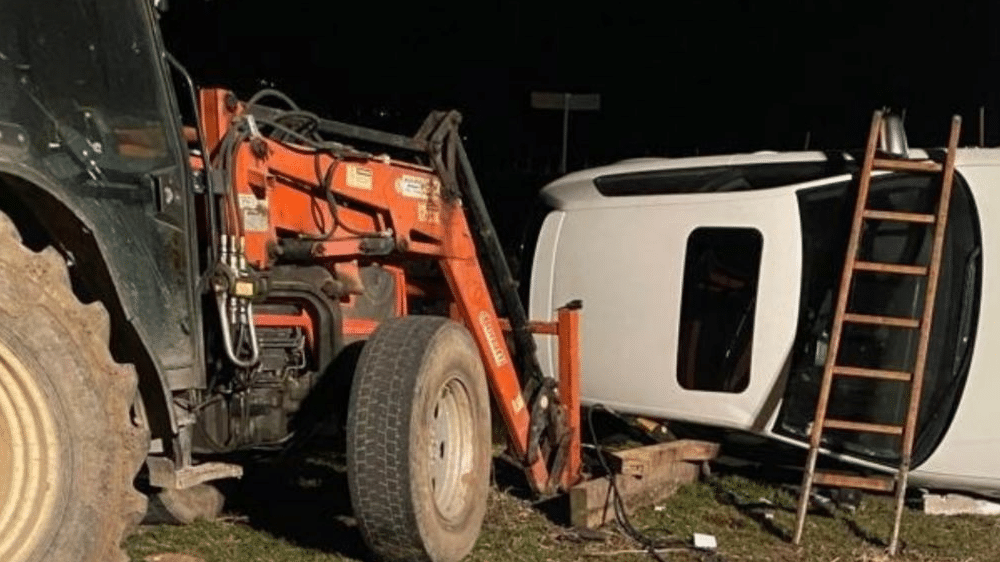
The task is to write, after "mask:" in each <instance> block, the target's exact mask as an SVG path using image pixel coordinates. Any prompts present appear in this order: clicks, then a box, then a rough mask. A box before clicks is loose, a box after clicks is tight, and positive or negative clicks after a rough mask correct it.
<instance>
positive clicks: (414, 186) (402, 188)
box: [396, 176, 431, 199]
mask: <svg viewBox="0 0 1000 562" xmlns="http://www.w3.org/2000/svg"><path fill="white" fill-rule="evenodd" d="M396 191H398V192H399V194H400V195H402V196H403V197H411V198H413V199H428V198H430V196H431V182H430V180H429V179H427V178H421V177H417V176H400V177H399V178H398V179H397V180H396Z"/></svg>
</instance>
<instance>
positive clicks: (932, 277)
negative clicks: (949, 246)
mask: <svg viewBox="0 0 1000 562" xmlns="http://www.w3.org/2000/svg"><path fill="white" fill-rule="evenodd" d="M961 124H962V119H961V117H959V116H957V115H956V116H954V117H952V122H951V132H950V135H949V138H948V154H947V155H946V156H945V163H944V171H943V173H942V185H941V199H940V201H939V202H938V211H937V221H936V223H935V226H934V242H933V246H932V248H931V259H930V272H929V275H928V278H927V286H926V289H925V293H924V311H923V318H922V320H921V322H920V324H921V329H920V340H919V344H918V347H917V359H916V362H915V365H914V369H913V381H912V384H911V387H910V404H909V408H908V410H907V413H906V423H905V424H904V426H903V439H902V441H903V442H902V454H901V455H900V461H901V462H900V469H899V476H898V479H897V482H896V514H895V522H894V523H893V529H892V539H891V540H890V542H889V552H890V554H895V553H896V550H897V548H898V545H899V527H900V522H901V520H902V514H903V501H904V499H905V495H906V484H907V479H908V478H909V471H910V461H911V456H912V454H913V441H914V437H915V433H916V431H915V429H916V425H917V416H918V414H919V410H920V396H921V394H922V392H923V383H924V370H925V367H926V365H927V351H928V348H929V345H930V336H931V327H932V322H933V319H934V301H935V300H936V296H937V285H938V277H939V274H940V272H941V257H942V254H943V253H944V237H945V231H946V230H947V222H948V209H949V206H950V203H951V191H952V187H953V184H954V175H955V152H956V151H957V148H958V136H959V131H960V129H961Z"/></svg>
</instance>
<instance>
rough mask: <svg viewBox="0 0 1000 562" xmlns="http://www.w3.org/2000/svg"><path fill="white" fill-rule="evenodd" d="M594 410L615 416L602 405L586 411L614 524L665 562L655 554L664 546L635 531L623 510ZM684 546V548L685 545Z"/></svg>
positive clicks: (649, 552) (656, 558)
mask: <svg viewBox="0 0 1000 562" xmlns="http://www.w3.org/2000/svg"><path fill="white" fill-rule="evenodd" d="M596 410H603V411H605V412H607V413H609V414H611V415H615V414H614V412H612V411H611V410H610V409H608V408H607V407H606V406H604V405H603V404H595V405H593V406H591V407H590V409H589V410H588V411H587V426H588V428H589V429H590V438H591V439H592V440H593V442H594V450H595V451H596V452H597V460H598V461H599V462H600V463H601V468H603V469H604V471H605V472H606V473H607V475H608V480H609V481H610V482H611V491H612V494H611V505H612V507H614V509H615V522H616V523H618V526H619V527H621V529H622V531H623V532H624V533H625V534H626V535H627V536H628V537H629V538H631V539H632V540H634V541H636V542H637V543H639V545H640V546H642V547H643V548H644V549H645V550H646V552H647V553H648V554H649V555H650V557H652V558H653V559H654V560H657V562H666V561H665V560H664V558H663V557H662V556H660V554H659V553H658V552H657V549H658V548H665V546H666V545H665V544H664V543H662V542H659V543H658V542H656V541H655V540H654V539H653V538H652V537H650V536H649V535H648V534H646V533H644V532H642V531H640V530H639V529H636V528H635V526H634V525H633V524H632V521H631V519H629V516H628V511H627V510H626V508H625V502H624V500H622V495H621V492H619V490H618V483H617V481H616V480H617V479H616V478H615V474H614V472H613V471H612V470H611V467H610V466H608V462H607V460H605V458H604V450H603V448H602V447H601V446H600V444H599V443H598V440H597V431H596V430H595V429H594V411H596ZM664 530H665V531H666V534H667V535H670V534H671V533H670V531H667V530H666V529H664ZM673 541H675V542H677V541H680V539H677V538H676V537H673ZM680 542H683V541H680ZM684 544H685V546H686V543H684Z"/></svg>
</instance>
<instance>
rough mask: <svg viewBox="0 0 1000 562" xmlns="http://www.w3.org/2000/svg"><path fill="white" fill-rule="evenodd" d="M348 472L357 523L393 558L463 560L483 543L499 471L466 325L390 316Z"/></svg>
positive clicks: (360, 376)
mask: <svg viewBox="0 0 1000 562" xmlns="http://www.w3.org/2000/svg"><path fill="white" fill-rule="evenodd" d="M347 424H348V433H347V471H348V484H349V486H350V490H351V501H352V504H353V506H354V513H355V516H356V517H357V520H358V526H359V528H360V529H361V533H362V535H363V537H364V539H365V542H366V543H367V544H368V546H369V547H370V548H371V549H372V550H373V551H374V552H375V553H376V554H377V555H379V556H380V557H381V558H383V559H388V560H430V561H433V562H456V561H458V560H461V559H462V558H463V557H465V555H466V554H468V553H469V551H471V550H472V547H473V546H474V545H475V542H476V539H477V538H478V536H479V530H480V527H481V526H482V522H483V517H484V515H485V513H486V502H487V496H488V492H489V477H490V458H491V451H490V435H491V432H490V402H489V393H488V390H487V387H486V376H485V373H484V371H483V366H482V362H481V361H480V358H479V352H478V351H477V350H476V347H475V344H474V343H473V341H472V336H470V335H469V332H468V331H467V330H466V329H465V328H464V327H462V326H461V325H459V324H456V323H455V322H452V321H450V320H447V319H445V318H438V317H432V316H407V317H403V318H396V319H392V320H388V321H386V322H384V323H383V324H382V325H381V326H379V328H378V330H377V331H376V332H375V333H374V334H373V335H372V338H371V339H370V340H369V341H368V342H367V343H366V344H365V347H364V349H363V350H362V352H361V357H360V358H359V360H358V367H357V370H356V371H355V377H354V381H353V383H352V388H351V401H350V407H349V410H348V421H347Z"/></svg>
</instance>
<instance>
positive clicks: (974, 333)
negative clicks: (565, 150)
mask: <svg viewBox="0 0 1000 562" xmlns="http://www.w3.org/2000/svg"><path fill="white" fill-rule="evenodd" d="M917 152H918V153H919V154H920V155H922V156H924V157H927V156H934V155H935V154H936V152H935V151H926V152H924V151H917ZM997 156H1000V151H997V150H985V149H962V150H959V152H958V154H957V172H956V185H955V190H954V193H953V195H952V199H951V207H950V213H949V223H948V228H947V233H946V239H945V252H944V261H943V262H942V269H941V276H940V281H939V290H938V294H937V302H936V305H935V306H936V308H935V310H936V317H935V321H934V324H933V330H932V333H931V345H930V350H929V355H928V362H927V370H926V375H925V377H926V378H925V383H924V384H925V387H924V392H923V395H922V398H921V414H920V418H919V421H918V425H917V435H916V442H915V449H914V465H915V466H916V469H915V471H914V472H913V473H912V479H913V480H912V481H913V483H914V484H916V485H921V484H923V485H927V486H938V487H948V488H958V489H968V490H971V491H976V492H980V493H992V494H997V493H998V489H1000V461H998V460H997V459H996V456H995V455H993V454H992V450H993V448H994V447H995V446H996V445H1000V430H997V429H996V428H995V425H994V424H993V423H992V422H990V421H988V420H989V419H990V416H991V415H992V414H991V412H992V406H991V404H990V402H989V400H988V399H987V398H986V397H987V396H993V395H995V393H996V392H997V391H998V390H1000V382H998V381H996V379H995V378H994V377H992V376H991V369H990V367H989V365H991V364H993V363H994V362H995V361H996V358H995V357H993V355H992V354H993V353H994V352H993V350H992V349H990V348H989V347H988V346H981V345H980V346H976V345H975V344H976V342H977V341H979V342H981V341H989V339H990V335H989V332H990V331H991V330H992V329H993V328H991V327H990V326H991V324H992V323H991V322H989V318H990V316H991V314H996V312H994V311H997V310H998V308H997V307H998V304H997V302H996V301H997V299H996V298H995V297H993V295H995V294H997V293H996V291H991V290H990V286H991V285H992V284H996V283H997V278H996V276H995V274H992V275H991V269H990V267H991V264H992V263H994V261H993V260H991V256H992V255H1000V254H997V252H998V249H997V248H993V247H992V246H991V244H990V240H993V239H995V237H996V236H997V234H996V233H995V232H994V231H995V230H996V228H995V226H993V227H991V224H990V222H989V221H988V220H986V218H987V217H989V216H990V213H989V209H990V208H991V206H994V205H996V204H997V203H998V202H1000V199H998V198H997V196H996V195H995V193H994V190H993V189H991V188H992V187H993V186H994V185H995V184H996V183H997V181H998V180H1000V167H997V166H996V164H995V162H996V158H997ZM859 167H860V163H859V162H858V160H857V159H855V157H854V156H853V155H852V154H849V153H819V152H812V153H809V152H806V153H758V154H746V155H734V156H713V157H703V158H684V159H642V160H635V161H628V162H623V163H620V164H616V165H611V166H606V167H601V168H596V169H591V170H585V171H581V172H576V173H573V174H570V175H568V176H566V177H564V178H561V179H559V180H556V181H555V182H553V183H551V184H550V185H548V186H547V187H545V188H544V189H543V190H542V193H541V197H542V200H543V202H544V204H545V205H546V206H547V208H548V209H550V211H549V212H548V214H547V215H546V216H545V218H544V220H543V221H542V224H541V228H540V230H539V233H538V240H537V243H536V244H535V247H534V249H533V251H534V257H533V260H532V269H531V274H530V288H529V293H530V296H529V301H530V304H529V309H530V314H531V315H532V316H533V317H539V318H544V317H546V316H551V314H552V310H553V308H554V304H556V303H559V302H562V300H564V299H565V298H566V297H567V296H569V295H575V296H577V297H579V298H582V299H583V301H584V303H585V310H586V314H585V318H586V321H585V322H584V323H583V324H582V335H581V337H582V343H581V347H582V353H583V358H582V381H581V386H582V397H581V398H582V400H583V402H584V403H585V404H587V403H589V404H596V403H601V404H604V405H606V406H609V407H611V408H614V409H617V410H619V411H621V412H626V413H630V414H635V415H642V416H648V417H653V418H660V419H666V420H675V421H679V422H686V423H689V424H697V425H701V426H707V427H712V428H718V429H721V430H725V431H732V432H738V433H751V434H756V435H758V436H761V437H763V438H765V439H767V440H770V441H773V442H784V443H790V444H793V445H797V446H802V447H806V446H807V443H808V438H809V429H810V426H811V424H812V421H813V413H814V410H815V406H816V399H817V396H818V393H819V383H820V379H821V377H822V372H823V365H824V363H825V359H826V351H827V344H828V342H829V338H830V331H831V325H832V319H833V309H834V304H835V302H836V300H835V299H836V294H837V290H838V286H839V282H840V271H841V268H842V267H843V260H844V255H845V251H846V247H847V240H848V235H849V232H850V225H851V215H852V211H853V206H854V200H855V194H856V189H857V188H856V184H857V182H856V179H855V177H856V174H855V173H856V172H857V170H858V168H859ZM935 181H939V180H936V179H935V178H932V177H928V176H926V175H911V174H904V173H880V174H877V175H876V176H875V177H874V178H873V181H872V187H871V194H872V195H871V201H872V202H873V206H877V207H878V208H879V209H885V210H896V211H909V212H929V210H930V209H932V208H933V205H934V200H933V196H934V194H935V191H936V190H935V189H934V188H933V182H935ZM928 232H929V230H928V229H926V228H925V227H923V226H919V225H916V226H915V225H900V224H899V223H896V222H890V221H874V222H873V223H872V224H871V225H870V227H869V229H868V230H867V231H866V233H865V235H864V236H863V240H862V251H865V252H868V253H869V254H870V255H872V256H875V258H877V259H875V258H873V259H875V261H882V262H893V263H913V262H921V261H922V260H923V262H924V263H926V260H927V256H928V255H929V251H930V246H931V236H930V235H929V234H928ZM991 252H992V253H991ZM922 286H923V281H922V280H917V279H914V278H912V277H908V278H904V279H900V278H899V276H895V277H892V276H885V275H879V274H875V273H873V274H871V275H863V276H860V277H859V278H858V279H857V281H856V283H855V285H854V287H853V290H852V292H851V299H852V302H851V307H852V309H856V310H858V311H859V312H864V311H865V310H866V309H867V310H872V309H873V308H875V307H876V306H877V307H879V310H883V311H886V310H887V311H888V312H887V313H888V314H894V315H899V316H912V315H919V314H920V309H919V302H920V299H919V298H916V295H917V294H918V291H920V290H921V289H922ZM844 337H846V338H852V339H853V341H854V345H852V346H850V347H851V348H852V349H854V350H860V351H855V352H854V353H855V356H853V357H850V358H844V360H845V361H849V362H850V364H852V365H859V366H866V367H870V368H882V369H900V370H905V369H907V368H910V367H912V366H911V365H907V364H906V362H907V361H909V360H910V358H911V356H912V352H911V351H910V350H911V349H912V348H913V345H915V341H914V340H915V339H916V336H915V335H914V334H912V333H906V332H905V331H900V330H893V329H890V328H886V327H874V328H872V327H858V328H857V329H851V330H849V331H848V332H846V333H845V336H844ZM538 344H539V347H540V357H541V361H542V365H543V368H545V369H547V370H549V372H552V367H553V361H554V357H555V352H556V350H555V349H554V348H552V346H551V345H550V344H549V343H548V342H545V341H541V340H540V341H539V342H538ZM887 384H888V385H891V384H892V382H891V381H889V382H886V381H868V380H857V381H854V380H851V381H847V382H843V383H838V384H837V385H836V386H835V387H834V391H833V392H834V393H833V396H832V398H831V404H836V405H837V407H838V408H841V409H842V411H841V412H840V414H841V417H844V416H850V415H853V416H855V417H857V416H865V417H866V418H867V419H874V420H875V421H876V422H877V421H878V420H884V423H889V421H888V420H891V419H899V418H900V417H901V416H902V414H903V412H904V411H905V409H906V406H907V403H906V395H905V393H904V391H903V388H902V387H899V388H898V389H893V388H891V387H875V386H873V385H887ZM831 412H833V409H831ZM831 415H833V414H832V413H831ZM891 439H893V437H891V436H885V435H866V434H858V433H854V432H843V433H839V432H830V434H828V435H827V436H826V437H825V438H824V442H823V447H824V448H825V449H826V450H827V451H828V452H829V453H830V454H831V455H834V456H836V457H839V458H840V459H842V460H846V461H848V462H852V463H855V464H858V465H861V466H864V467H866V468H868V469H873V470H880V469H885V470H889V467H891V466H892V465H893V464H894V463H898V447H897V446H895V445H894V443H893V442H892V441H891Z"/></svg>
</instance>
